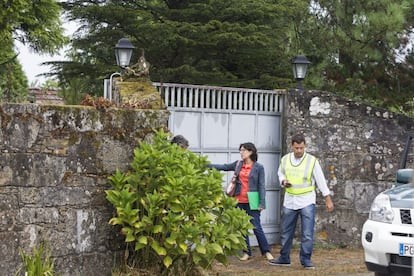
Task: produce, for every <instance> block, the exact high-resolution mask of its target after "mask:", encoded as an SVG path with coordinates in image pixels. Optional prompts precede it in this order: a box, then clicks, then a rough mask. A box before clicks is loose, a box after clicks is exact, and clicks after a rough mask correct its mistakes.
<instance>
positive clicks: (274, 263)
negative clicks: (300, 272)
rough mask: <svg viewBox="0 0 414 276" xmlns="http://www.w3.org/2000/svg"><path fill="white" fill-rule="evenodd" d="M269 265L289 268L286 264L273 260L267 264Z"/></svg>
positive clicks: (288, 264)
mask: <svg viewBox="0 0 414 276" xmlns="http://www.w3.org/2000/svg"><path fill="white" fill-rule="evenodd" d="M268 263H269V264H270V265H278V266H290V263H288V262H282V261H280V260H279V259H273V260H270V261H269V262H268Z"/></svg>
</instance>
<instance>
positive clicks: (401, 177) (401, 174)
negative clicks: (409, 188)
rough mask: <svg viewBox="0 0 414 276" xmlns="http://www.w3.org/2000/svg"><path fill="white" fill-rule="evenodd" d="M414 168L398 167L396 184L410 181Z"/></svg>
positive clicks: (413, 174)
mask: <svg viewBox="0 0 414 276" xmlns="http://www.w3.org/2000/svg"><path fill="white" fill-rule="evenodd" d="M413 176H414V169H399V170H398V171H397V181H396V183H395V184H396V185H402V184H407V183H410V182H411V181H412V180H413Z"/></svg>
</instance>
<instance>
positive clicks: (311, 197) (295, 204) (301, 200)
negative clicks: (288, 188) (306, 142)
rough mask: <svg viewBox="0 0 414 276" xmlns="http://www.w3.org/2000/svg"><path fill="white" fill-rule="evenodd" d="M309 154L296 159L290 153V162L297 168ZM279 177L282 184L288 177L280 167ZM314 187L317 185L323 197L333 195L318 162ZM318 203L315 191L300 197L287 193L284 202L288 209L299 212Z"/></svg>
mask: <svg viewBox="0 0 414 276" xmlns="http://www.w3.org/2000/svg"><path fill="white" fill-rule="evenodd" d="M306 154H308V153H305V154H304V155H303V156H302V158H299V159H298V158H295V155H294V154H293V153H289V155H290V161H291V162H292V165H293V166H297V165H299V164H300V162H301V161H302V160H303V158H305V155H306ZM277 175H278V177H279V182H280V183H282V180H284V179H286V175H285V174H284V173H282V169H281V166H279V169H278V171H277ZM311 181H312V185H315V183H316V184H317V187H318V189H319V190H320V191H321V193H322V195H323V196H324V197H325V196H327V195H329V194H330V193H331V191H330V190H329V188H328V185H327V183H326V179H325V176H324V175H323V171H322V168H321V165H320V164H319V161H318V160H316V162H315V166H314V168H313V171H312V177H311ZM315 203H316V192H315V190H313V191H312V192H310V193H307V194H305V195H300V196H293V195H290V194H288V193H285V199H284V201H283V206H284V207H286V208H288V209H293V210H298V209H302V208H304V207H306V206H309V205H311V204H315Z"/></svg>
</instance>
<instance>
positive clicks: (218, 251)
mask: <svg viewBox="0 0 414 276" xmlns="http://www.w3.org/2000/svg"><path fill="white" fill-rule="evenodd" d="M208 248H209V249H210V250H211V251H212V252H213V253H214V254H223V248H221V246H220V245H218V244H217V243H212V244H209V245H208Z"/></svg>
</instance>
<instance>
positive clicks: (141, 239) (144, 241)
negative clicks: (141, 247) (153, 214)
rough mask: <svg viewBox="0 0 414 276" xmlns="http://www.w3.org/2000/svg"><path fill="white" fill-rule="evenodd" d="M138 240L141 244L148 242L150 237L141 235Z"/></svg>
mask: <svg viewBox="0 0 414 276" xmlns="http://www.w3.org/2000/svg"><path fill="white" fill-rule="evenodd" d="M138 242H139V243H141V244H148V237H147V236H139V237H138Z"/></svg>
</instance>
